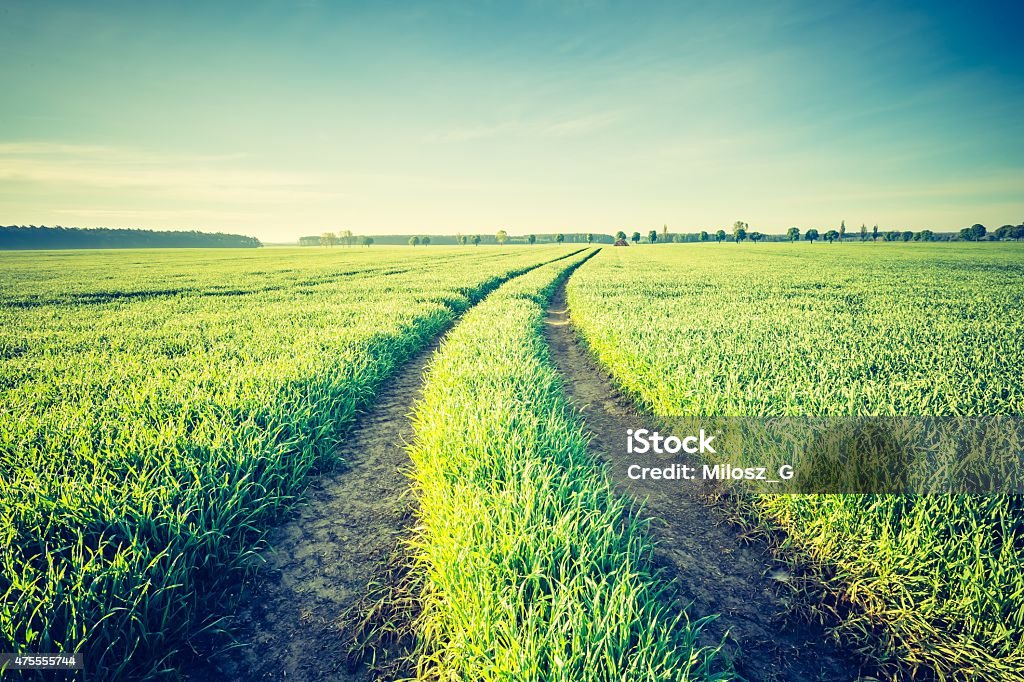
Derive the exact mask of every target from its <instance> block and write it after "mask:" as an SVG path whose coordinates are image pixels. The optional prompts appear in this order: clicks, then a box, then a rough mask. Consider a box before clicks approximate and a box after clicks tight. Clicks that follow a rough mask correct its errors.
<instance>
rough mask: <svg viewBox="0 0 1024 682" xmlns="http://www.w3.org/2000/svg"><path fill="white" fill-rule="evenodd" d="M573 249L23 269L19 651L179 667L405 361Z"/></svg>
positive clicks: (18, 373)
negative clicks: (312, 478) (461, 316)
mask: <svg viewBox="0 0 1024 682" xmlns="http://www.w3.org/2000/svg"><path fill="white" fill-rule="evenodd" d="M565 253H566V250H565V249H559V248H557V247H553V248H545V249H540V248H538V249H530V250H524V249H520V250H517V251H514V252H502V251H498V250H487V251H483V250H480V251H477V250H473V251H467V250H457V249H436V250H432V251H431V252H430V254H429V255H426V254H423V255H421V254H419V253H412V252H410V251H407V250H400V249H390V250H389V249H375V250H374V251H373V252H372V253H369V252H359V251H358V250H352V251H344V250H341V249H339V250H334V251H330V252H327V251H321V252H315V251H301V252H300V251H297V250H274V251H264V252H241V253H240V252H230V253H226V252H214V253H211V252H209V251H176V252H174V253H173V255H168V254H167V253H166V252H147V251H119V252H114V253H110V252H90V253H46V254H39V253H19V254H9V255H4V256H2V260H3V263H2V268H0V272H2V275H0V277H2V291H0V304H2V307H0V595H2V600H0V651H5V652H40V651H42V652H46V651H63V652H76V651H81V652H84V653H85V654H86V658H87V661H88V666H89V669H90V670H92V671H94V675H95V676H96V677H98V678H117V679H120V678H127V677H131V678H139V677H146V676H152V675H156V674H159V673H160V672H161V671H166V670H167V669H168V667H169V666H170V665H171V662H172V661H173V657H174V655H175V653H176V652H177V651H178V650H179V649H180V648H181V647H182V644H183V642H184V640H186V639H187V638H188V637H189V636H191V635H194V634H195V633H196V632H197V631H198V630H200V629H202V628H203V627H210V626H215V625H216V623H217V621H216V620H215V616H216V615H217V614H211V613H209V609H208V608H205V607H204V606H203V604H204V603H205V604H209V603H216V599H211V596H215V595H216V594H217V590H218V588H219V587H220V586H222V585H225V584H226V583H227V582H228V581H230V580H232V579H234V578H236V577H238V571H239V570H241V567H242V566H243V565H244V564H245V560H246V558H247V557H249V556H251V554H252V552H253V551H254V550H255V549H256V548H257V547H258V546H259V543H260V540H261V538H262V537H263V533H264V531H265V529H266V528H267V527H268V525H269V524H270V523H271V522H273V520H274V519H275V518H277V517H278V516H279V515H280V514H281V513H282V512H283V511H284V510H286V509H287V508H288V507H289V506H291V505H292V504H294V503H295V501H296V500H297V498H298V497H299V496H300V495H301V494H302V492H303V490H304V487H305V481H306V478H307V475H308V474H309V473H310V471H311V470H313V469H315V468H318V467H322V466H329V465H330V464H331V463H332V462H333V457H334V456H333V452H334V448H335V446H336V444H337V443H338V442H339V439H341V438H343V437H344V433H345V429H346V427H347V426H348V425H349V424H350V423H351V422H352V420H353V418H354V417H355V415H356V413H357V411H358V410H359V409H360V408H361V407H363V406H365V405H366V404H367V403H368V402H369V401H371V400H372V398H373V395H374V392H375V390H376V388H377V387H378V386H379V385H380V383H381V382H382V381H383V380H384V379H386V378H387V376H388V375H389V374H390V373H391V372H392V370H393V369H394V368H395V367H396V365H398V364H399V363H401V362H402V361H403V360H404V359H405V358H408V357H409V356H410V355H411V354H412V353H414V352H415V351H416V350H418V349H419V348H421V347H422V346H423V345H424V344H425V343H426V342H427V341H428V340H429V339H430V338H432V337H434V336H435V335H436V334H438V333H439V332H440V331H441V329H442V328H444V327H445V326H447V325H448V324H450V323H451V321H452V320H453V319H454V317H455V316H456V315H457V314H458V313H460V312H461V311H463V310H465V309H466V308H467V307H469V306H470V305H471V304H472V303H474V302H475V301H476V300H478V299H479V298H481V297H482V296H483V295H484V294H485V293H486V292H488V291H489V290H491V289H493V288H494V287H495V286H497V285H498V284H499V283H500V282H502V281H504V280H505V279H507V278H509V277H511V276H513V275H515V274H519V273H521V272H524V271H526V270H528V269H530V268H531V267H534V266H535V265H537V264H538V263H542V262H546V261H550V260H552V259H555V258H558V257H561V256H563V255H564V254H565Z"/></svg>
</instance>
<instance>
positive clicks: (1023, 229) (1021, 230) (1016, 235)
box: [1010, 224, 1024, 239]
mask: <svg viewBox="0 0 1024 682" xmlns="http://www.w3.org/2000/svg"><path fill="white" fill-rule="evenodd" d="M1010 238H1012V239H1024V224H1021V225H1017V226H1016V227H1015V228H1013V230H1012V231H1011V232H1010Z"/></svg>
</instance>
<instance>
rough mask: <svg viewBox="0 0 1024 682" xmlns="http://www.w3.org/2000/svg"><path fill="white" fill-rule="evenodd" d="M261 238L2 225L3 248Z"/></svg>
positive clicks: (249, 243) (163, 245) (244, 244)
mask: <svg viewBox="0 0 1024 682" xmlns="http://www.w3.org/2000/svg"><path fill="white" fill-rule="evenodd" d="M259 246H262V244H261V243H260V240H259V239H256V238H255V237H246V236H244V235H240V234H224V233H223V232H197V231H195V230H192V231H190V232H157V231H154V230H123V229H111V228H106V227H97V228H81V227H36V226H35V225H32V226H29V227H25V226H24V225H21V226H17V225H8V226H6V227H0V249H8V250H10V249H170V248H179V249H180V248H218V247H220V248H246V249H254V248H257V247H259Z"/></svg>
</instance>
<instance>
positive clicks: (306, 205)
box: [0, 0, 1024, 242]
mask: <svg viewBox="0 0 1024 682" xmlns="http://www.w3.org/2000/svg"><path fill="white" fill-rule="evenodd" d="M0 18H2V19H0V37H2V43H0V44H2V45H3V47H0V54H3V55H4V58H3V59H2V60H0V78H2V82H3V83H4V89H3V95H0V97H2V98H3V100H2V104H3V106H2V107H0V121H2V124H3V125H2V127H0V224H36V225H42V224H45V225H58V224H60V225H67V226H78V227H101V226H102V227H115V228H116V227H138V228H147V229H157V230H165V229H182V230H189V229H198V230H203V231H211V232H216V231H221V232H233V233H242V234H249V235H254V236H256V237H258V238H260V239H261V240H264V241H268V242H288V241H294V240H296V239H298V237H300V236H304V235H312V234H319V233H320V232H323V231H327V230H330V231H339V230H345V229H350V230H352V231H353V232H355V233H358V234H368V235H374V234H417V233H418V234H455V233H457V232H462V233H466V234H477V233H479V234H493V233H494V232H495V231H496V230H498V229H505V230H507V231H508V232H509V233H511V234H514V235H522V234H529V233H537V234H541V233H556V232H597V233H603V234H614V233H615V232H616V231H617V230H620V229H621V230H625V231H627V232H632V231H634V230H636V231H640V232H642V233H644V234H646V231H647V230H650V229H658V230H659V231H660V230H661V228H662V225H667V226H668V229H669V231H670V232H697V231H699V230H702V229H707V230H709V231H713V230H715V229H718V228H728V226H729V225H731V224H732V222H733V221H735V220H743V221H746V222H748V223H749V224H750V227H751V229H753V230H759V231H762V232H769V233H779V232H784V231H785V230H786V228H788V227H789V226H791V225H796V226H799V227H801V228H802V229H804V228H807V227H817V228H819V229H821V228H822V227H826V228H832V227H838V225H839V222H840V221H841V220H845V221H846V225H847V228H848V230H849V231H850V232H854V233H855V232H856V231H857V230H858V229H859V227H860V225H861V223H865V224H867V225H868V226H869V227H870V226H872V225H874V224H878V225H879V226H880V228H881V229H890V228H900V229H911V230H919V229H924V228H927V229H932V230H935V231H940V232H952V231H956V230H958V229H959V228H961V227H964V226H966V225H970V224H972V223H975V222H980V223H983V224H985V225H987V226H989V227H990V228H992V227H997V226H999V225H1002V224H1004V223H1014V224H1016V223H1019V222H1021V221H1024V116H1021V115H1020V111H1021V110H1022V105H1024V63H1022V62H1021V60H1020V59H1019V52H1018V44H1019V40H1018V38H1017V36H1016V35H1015V29H1016V27H1018V26H1020V25H1021V24H1022V23H1024V22H1022V20H1024V9H1022V8H1021V7H1020V6H1018V5H1010V4H1004V3H988V4H973V5H969V6H968V5H961V4H959V3H934V4H924V3H911V2H884V3H882V2H879V3H850V4H837V5H833V6H830V7H822V6H820V5H818V4H813V3H803V2H783V3H776V4H773V5H771V6H767V5H752V6H747V5H746V4H744V3H713V4H710V5H697V4H692V3H687V4H685V5H684V4H679V3H610V2H588V1H586V0H582V1H576V2H571V3H566V4H559V3H553V2H528V3H523V4H519V5H516V6H515V7H512V6H510V5H507V4H502V3H474V4H472V5H468V4H463V3H420V4H416V5H414V6H410V7H403V6H401V5H399V4H390V3H388V4H383V3H380V4H377V3H375V4H372V5H370V6H358V5H352V4H349V3H327V2H318V1H317V0H305V1H299V2H284V1H283V0H281V1H273V2H250V3H223V4H220V5H217V6H214V5H212V4H207V3H183V4H180V5H173V6H172V5H168V6H145V5H138V4H132V3H121V2H115V3H109V4H106V5H104V6H103V7H85V6H80V5H78V4H76V3H65V2H48V3H40V2H26V1H23V0H14V1H13V2H8V3H5V5H4V7H3V9H2V10H0Z"/></svg>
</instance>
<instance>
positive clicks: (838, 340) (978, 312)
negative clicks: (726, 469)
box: [568, 244, 1024, 680]
mask: <svg viewBox="0 0 1024 682" xmlns="http://www.w3.org/2000/svg"><path fill="white" fill-rule="evenodd" d="M987 246H988V245H980V244H965V245H953V244H942V245H930V244H914V245H905V246H900V247H882V248H876V245H871V244H865V245H849V246H845V247H841V248H839V247H834V248H817V247H814V246H811V245H809V244H796V245H771V246H767V247H761V246H752V247H746V246H740V247H736V246H733V247H731V248H726V247H724V246H719V245H693V246H689V245H687V246H670V247H665V248H657V249H629V250H628V251H627V250H626V249H621V250H618V249H617V250H614V251H613V250H606V251H604V252H603V253H601V254H600V255H599V256H598V257H597V258H595V259H593V260H592V261H591V262H589V263H587V264H586V265H585V266H583V267H582V268H581V269H580V270H579V271H578V272H577V273H576V275H574V277H573V278H572V279H571V280H570V282H569V285H568V302H569V307H570V309H571V311H572V319H573V323H574V325H575V327H576V329H577V331H578V333H579V335H580V336H581V337H582V339H583V340H584V341H585V343H586V344H587V346H588V347H589V348H590V350H591V352H592V353H593V354H594V355H595V356H596V358H597V359H598V360H599V361H600V362H601V363H602V364H603V365H604V366H605V367H607V368H608V369H609V371H610V372H611V373H612V374H613V376H614V377H615V379H616V381H617V382H618V383H619V384H620V386H621V387H622V388H623V389H624V390H626V391H627V392H628V393H629V394H630V395H632V396H633V397H634V398H635V399H636V400H637V401H638V402H639V403H640V404H641V405H642V406H643V407H645V408H646V409H647V410H649V411H650V412H651V413H653V414H654V415H656V416H658V417H661V418H664V419H669V418H672V417H677V416H681V415H692V416H699V417H700V416H703V417H708V416H711V417H714V416H724V415H729V416H748V417H758V416H779V415H811V416H822V415H830V416H881V417H888V416H896V415H899V416H905V415H911V416H913V415H924V416H929V415H937V416H951V417H963V416H967V417H982V416H991V415H1007V416H1020V415H1022V414H1024V380H1022V377H1024V344H1022V343H1021V338H1024V316H1022V315H1021V310H1024V249H1021V248H1020V247H1017V246H1015V245H998V246H993V247H992V248H988V247H987ZM738 464H740V465H742V463H738ZM751 502H752V503H753V511H754V514H755V515H756V516H758V517H759V518H760V520H761V521H762V522H764V523H766V524H769V525H771V526H773V527H776V528H779V529H781V530H783V531H784V533H785V535H786V537H787V540H786V542H787V544H788V545H789V547H790V549H791V550H792V551H793V552H794V553H795V555H796V556H797V557H799V558H801V559H802V560H804V561H806V562H808V563H809V564H810V565H812V566H816V567H817V572H818V575H819V579H820V580H821V581H823V582H824V583H825V586H826V587H827V588H828V589H829V590H831V592H832V594H833V596H834V597H836V598H837V601H839V602H846V603H849V604H852V605H853V606H854V608H852V609H843V611H844V614H843V615H844V617H845V621H844V622H843V623H842V625H841V626H840V628H839V632H840V633H841V634H843V635H845V637H846V638H847V641H849V642H851V643H852V644H853V645H854V646H858V647H860V648H861V649H862V650H863V651H864V652H865V653H868V654H870V655H872V656H874V657H875V658H876V660H878V661H879V662H881V663H883V664H886V663H895V664H898V665H899V666H901V667H902V669H904V670H918V669H926V670H930V671H931V672H932V673H934V674H936V675H938V676H939V677H940V678H945V679H965V680H966V679H987V680H1005V679H1021V677H1022V676H1024V644H1022V643H1024V503H1022V502H1021V497H1020V496H1014V495H1003V494H1000V495H996V494H993V495H976V496H968V495H934V496H923V495H922V496H906V495H877V494H871V495H869V494H862V495H765V496H759V497H757V498H755V499H753V500H751Z"/></svg>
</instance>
